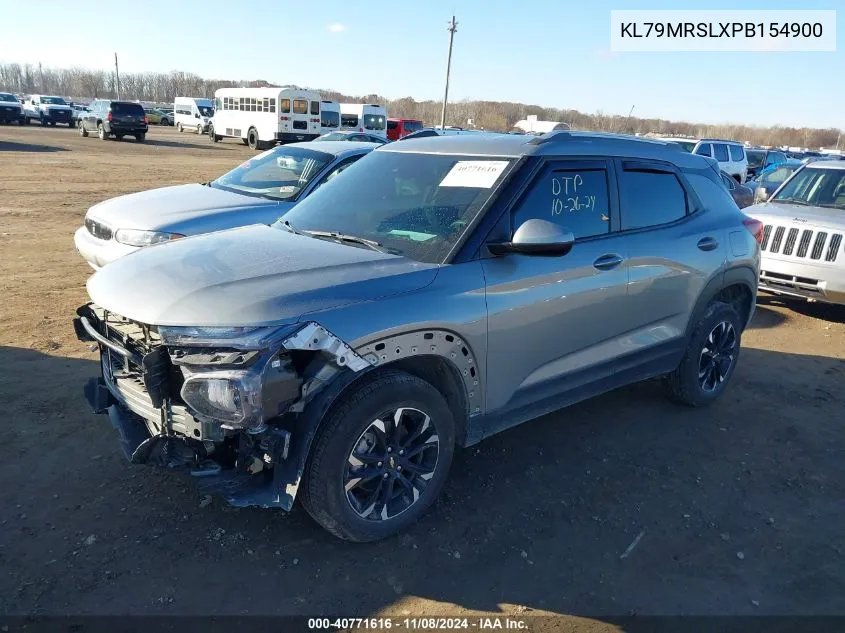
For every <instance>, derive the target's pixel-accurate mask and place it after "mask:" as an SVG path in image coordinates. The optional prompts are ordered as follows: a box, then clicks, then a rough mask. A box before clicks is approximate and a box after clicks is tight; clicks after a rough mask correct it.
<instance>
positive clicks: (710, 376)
mask: <svg viewBox="0 0 845 633" xmlns="http://www.w3.org/2000/svg"><path fill="white" fill-rule="evenodd" d="M741 339H742V326H741V325H740V318H739V314H738V313H737V311H736V309H735V308H734V307H733V306H731V305H730V304H727V303H723V302H722V301H713V302H712V303H711V304H710V305H708V306H707V309H706V310H705V311H704V314H703V315H702V317H701V319H700V320H699V321H698V323H697V324H696V326H695V328H694V329H693V333H692V336H691V337H690V340H689V343H688V344H687V349H686V351H685V352H684V357H683V359H682V360H681V363H680V364H679V365H678V368H677V369H676V370H675V371H673V372H672V373H671V374H669V376H668V377H667V381H666V382H667V386H668V389H669V395H670V397H671V398H672V399H673V400H675V401H676V402H679V403H681V404H685V405H687V406H691V407H702V406H706V405H708V404H710V403H711V402H713V401H715V400H716V399H718V398H719V396H721V395H722V393H723V392H724V390H725V388H726V387H727V385H728V382H729V381H730V378H731V376H732V375H733V372H734V369H735V368H736V363H737V361H738V360H739V351H740V344H741Z"/></svg>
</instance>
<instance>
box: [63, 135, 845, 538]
mask: <svg viewBox="0 0 845 633" xmlns="http://www.w3.org/2000/svg"><path fill="white" fill-rule="evenodd" d="M809 168H810V167H808V166H805V167H804V168H803V169H809ZM843 173H845V172H843ZM727 177H728V178H729V179H731V180H733V177H732V176H727ZM722 178H723V176H722V174H721V173H720V171H719V168H718V165H717V163H716V161H715V159H713V158H705V157H703V156H700V155H696V154H694V153H690V152H686V151H683V150H681V149H680V148H679V147H677V145H675V144H670V143H662V142H654V141H646V140H641V139H635V138H632V137H624V136H613V135H596V134H590V133H576V132H556V133H552V134H548V135H545V136H542V137H534V136H524V135H507V134H492V133H487V134H435V135H434V136H430V137H427V138H425V137H424V138H418V139H410V140H403V141H402V142H390V143H382V144H363V143H354V142H332V141H329V142H326V141H315V142H310V143H295V144H289V145H284V146H281V147H276V148H273V149H270V150H267V151H265V152H263V153H261V154H259V155H257V156H255V157H253V158H251V159H250V160H248V161H246V162H245V163H243V164H242V165H240V166H239V167H237V168H235V169H233V170H232V171H230V172H228V173H227V174H224V175H223V176H221V177H220V178H218V179H216V180H214V181H212V182H210V183H206V184H194V185H183V186H180V187H166V188H162V189H156V190H152V191H147V192H142V193H137V194H131V195H127V196H122V197H119V198H115V199H113V200H109V201H106V202H103V203H100V204H99V205H95V206H94V207H92V208H91V209H90V210H89V212H88V214H87V215H86V218H85V225H84V226H83V227H80V229H79V230H78V231H77V234H76V236H75V239H76V243H77V248H78V249H79V250H80V253H81V254H82V255H83V257H85V259H86V261H88V262H89V263H91V265H92V266H94V267H95V268H100V270H98V271H97V272H95V273H94V275H93V276H92V277H91V278H90V280H89V281H88V284H87V289H88V292H89V295H90V299H91V303H88V304H86V305H84V306H81V307H80V308H79V310H78V312H77V315H76V318H75V319H74V328H75V330H76V332H77V335H78V336H79V338H80V339H81V340H84V341H87V342H89V343H90V342H94V343H96V344H97V346H98V349H99V354H100V367H101V372H99V373H98V375H97V376H95V377H93V378H92V379H91V380H90V381H89V383H88V384H87V385H86V388H85V393H86V397H87V399H88V401H89V403H90V404H91V406H92V409H93V410H94V411H95V412H97V413H108V415H109V418H110V420H111V422H112V424H114V426H115V427H116V428H117V429H118V430H119V435H120V438H121V445H122V447H123V449H124V451H125V453H126V455H127V456H128V457H129V458H130V459H131V461H132V462H133V463H138V464H142V463H146V464H151V465H160V466H164V467H167V468H172V469H177V470H182V471H185V472H189V473H191V474H193V475H195V476H196V481H197V482H198V484H199V485H200V486H202V487H203V488H204V489H205V490H206V491H208V492H211V493H215V494H220V495H221V496H223V497H224V498H225V499H227V500H228V501H229V502H230V503H232V504H234V505H236V506H249V505H257V506H262V507H277V508H282V509H284V510H290V509H291V507H292V505H293V503H294V501H295V499H300V500H301V501H302V503H303V505H304V506H305V508H306V509H307V510H308V512H309V513H310V514H311V516H312V517H314V519H315V520H316V521H317V522H318V523H320V524H321V525H322V526H324V527H325V528H326V529H327V530H329V531H330V532H332V533H333V534H335V535H336V536H338V537H340V538H344V539H348V540H352V541H372V540H376V539H380V538H383V537H386V536H388V535H390V534H393V533H395V532H397V531H399V530H402V529H404V528H406V527H408V526H409V525H410V524H411V523H412V522H414V521H415V520H417V519H418V518H419V517H420V516H421V515H422V514H423V513H424V512H425V511H426V510H427V509H428V508H429V507H430V506H431V505H432V504H433V503H434V501H435V499H436V498H437V497H438V495H439V493H440V490H441V489H442V487H443V484H444V482H445V480H446V477H447V475H448V471H449V468H450V465H451V462H452V456H453V453H454V450H455V446H456V445H463V446H470V445H473V444H475V443H477V442H479V441H480V440H482V439H484V438H485V437H488V436H490V435H493V434H495V433H497V432H499V431H501V430H503V429H506V428H508V427H511V426H514V425H516V424H520V423H522V422H525V421H527V420H530V419H533V418H536V417H538V416H540V415H543V414H545V413H548V412H550V411H553V410H555V409H558V408H560V407H563V406H567V405H569V404H572V403H575V402H578V401H580V400H583V399H585V398H588V397H591V396H593V395H597V394H600V393H603V392H606V391H608V390H611V389H614V388H617V387H619V386H621V385H624V384H628V383H630V382H634V381H639V380H643V379H647V378H651V377H658V376H659V377H663V378H664V381H663V382H664V384H665V385H666V388H667V390H668V393H669V395H670V396H671V397H672V398H673V399H675V400H676V401H679V402H681V403H684V404H687V405H691V406H702V405H706V404H708V403H711V402H713V401H714V400H716V399H717V398H719V396H720V395H721V394H722V393H723V392H724V390H725V388H726V387H727V385H728V384H729V383H730V380H731V376H732V374H733V372H734V369H735V367H736V364H737V360H738V358H739V355H740V343H741V337H742V334H743V331H744V329H745V328H746V326H747V325H748V323H749V320H750V318H751V316H752V314H753V311H754V305H755V298H756V289H757V280H758V277H759V275H760V264H759V257H760V242H762V241H763V240H764V229H763V225H762V223H761V222H760V221H758V220H755V219H753V218H751V217H748V216H746V215H744V214H743V213H742V212H741V211H739V210H738V209H737V205H736V204H734V202H733V201H732V200H731V198H730V196H729V195H728V193H727V191H726V189H725V185H724V183H723V180H722ZM655 261H659V262H660V266H653V265H651V264H652V263H653V262H655ZM634 270H636V271H637V274H636V275H633V274H632V271H634Z"/></svg>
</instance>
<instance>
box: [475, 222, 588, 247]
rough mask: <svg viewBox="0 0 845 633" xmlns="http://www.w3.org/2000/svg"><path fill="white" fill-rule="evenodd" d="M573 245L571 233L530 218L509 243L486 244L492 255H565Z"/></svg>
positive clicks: (554, 225) (573, 239)
mask: <svg viewBox="0 0 845 633" xmlns="http://www.w3.org/2000/svg"><path fill="white" fill-rule="evenodd" d="M573 244H575V236H574V235H573V234H572V232H571V231H567V230H566V229H564V228H563V227H560V226H558V225H557V224H555V223H553V222H549V221H548V220H540V219H537V218H532V219H530V220H526V221H525V222H523V223H522V224H521V225H520V226H519V228H518V229H517V230H516V232H515V233H514V234H513V238H512V239H511V241H510V242H496V243H492V244H488V245H487V248H488V250H489V251H490V252H491V253H493V255H506V254H507V253H521V254H523V255H554V256H560V255H566V254H567V253H568V252H569V251H570V250H572V245H573Z"/></svg>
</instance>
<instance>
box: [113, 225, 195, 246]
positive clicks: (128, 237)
mask: <svg viewBox="0 0 845 633" xmlns="http://www.w3.org/2000/svg"><path fill="white" fill-rule="evenodd" d="M180 237H185V236H184V235H182V234H181V233H165V232H163V231H144V230H141V229H118V230H117V231H115V233H114V239H115V240H116V241H118V242H120V243H121V244H126V245H127V246H140V247H144V246H152V245H153V244H161V243H162V242H169V241H171V240H178V239H179V238H180Z"/></svg>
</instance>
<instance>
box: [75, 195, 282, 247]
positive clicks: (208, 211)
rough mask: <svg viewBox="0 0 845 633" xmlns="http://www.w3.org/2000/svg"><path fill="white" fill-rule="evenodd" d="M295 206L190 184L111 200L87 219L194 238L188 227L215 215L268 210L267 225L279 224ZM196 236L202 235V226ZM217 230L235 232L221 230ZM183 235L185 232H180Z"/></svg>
mask: <svg viewBox="0 0 845 633" xmlns="http://www.w3.org/2000/svg"><path fill="white" fill-rule="evenodd" d="M291 206H293V204H292V203H288V202H283V203H280V202H278V201H275V200H268V199H266V198H257V197H255V196H245V195H241V194H239V193H232V192H230V191H224V190H222V189H215V188H213V187H208V186H206V185H200V184H190V185H176V186H174V187H162V188H160V189H151V190H149V191H141V192H139V193H130V194H128V195H125V196H118V197H117V198H111V199H110V200H106V201H104V202H101V203H99V204H95V205H94V206H93V207H91V208H90V209H89V210H88V213H87V217H90V218H92V219H95V220H98V221H100V222H102V223H103V224H106V225H107V226H109V227H111V228H112V229H157V230H166V229H174V228H175V227H179V228H180V229H183V230H188V233H185V235H190V234H193V233H192V232H191V231H190V230H189V228H190V227H189V228H186V227H185V226H182V225H183V224H184V223H186V222H189V221H191V220H194V219H196V218H201V217H204V216H210V215H213V214H214V213H215V212H221V211H231V210H236V209H237V210H243V209H265V210H267V211H269V212H271V213H270V214H269V219H267V220H266V221H267V222H273V221H275V220H276V219H277V218H278V217H279V216H280V215H281V214H282V213H284V212H285V211H287V210H288V209H289V208H290V207H291ZM253 221H261V220H256V219H252V218H251V219H246V218H244V221H241V222H237V223H236V224H235V226H237V225H243V224H249V223H251V222H253ZM193 228H194V229H196V231H195V232H202V231H203V230H207V229H203V228H202V227H200V226H199V225H198V226H196V227H193ZM217 228H231V226H228V227H227V226H221V227H217ZM176 232H177V233H178V232H183V231H182V230H180V231H176Z"/></svg>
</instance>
